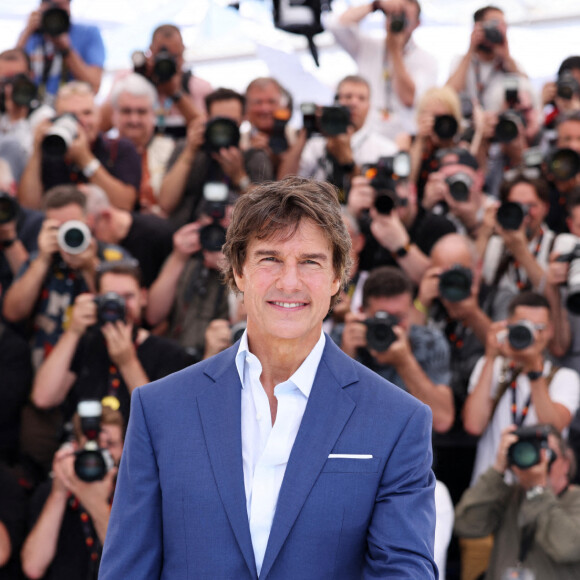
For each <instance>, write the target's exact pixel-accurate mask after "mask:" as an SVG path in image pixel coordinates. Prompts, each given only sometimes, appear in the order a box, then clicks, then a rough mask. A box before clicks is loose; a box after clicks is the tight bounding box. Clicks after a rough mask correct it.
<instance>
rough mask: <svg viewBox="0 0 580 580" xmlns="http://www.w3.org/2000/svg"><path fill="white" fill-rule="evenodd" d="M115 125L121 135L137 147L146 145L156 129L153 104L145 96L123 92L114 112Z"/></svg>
mask: <svg viewBox="0 0 580 580" xmlns="http://www.w3.org/2000/svg"><path fill="white" fill-rule="evenodd" d="M114 125H115V127H117V129H118V130H119V135H120V136H121V137H125V138H126V139H129V140H130V141H132V142H133V143H134V144H135V146H136V147H138V148H142V147H146V146H147V144H148V143H149V141H150V140H151V137H153V132H154V131H155V112H154V111H153V104H152V103H151V101H150V100H149V98H147V97H145V96H136V95H131V94H129V93H121V94H120V95H119V99H118V101H117V106H116V108H115V112H114Z"/></svg>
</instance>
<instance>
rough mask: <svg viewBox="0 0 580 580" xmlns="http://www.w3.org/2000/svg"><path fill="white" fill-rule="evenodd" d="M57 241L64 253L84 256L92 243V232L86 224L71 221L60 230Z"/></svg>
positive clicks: (65, 223)
mask: <svg viewBox="0 0 580 580" xmlns="http://www.w3.org/2000/svg"><path fill="white" fill-rule="evenodd" d="M57 240H58V245H59V247H60V249H61V250H63V251H64V252H67V253H69V254H82V252H84V251H85V250H86V249H87V248H88V247H89V245H90V243H91V231H90V230H89V228H88V226H87V224H85V223H84V222H81V221H78V220H69V221H68V222H64V224H62V226H60V228H59V229H58V234H57Z"/></svg>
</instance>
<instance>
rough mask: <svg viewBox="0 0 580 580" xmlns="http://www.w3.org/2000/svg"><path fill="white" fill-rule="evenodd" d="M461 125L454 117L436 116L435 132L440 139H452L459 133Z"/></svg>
mask: <svg viewBox="0 0 580 580" xmlns="http://www.w3.org/2000/svg"><path fill="white" fill-rule="evenodd" d="M458 129H459V123H457V119H456V118H455V117H454V116H453V115H436V116H435V123H434V125H433V131H434V132H435V135H437V137H439V139H451V138H452V137H454V136H455V134H456V133H457V130H458Z"/></svg>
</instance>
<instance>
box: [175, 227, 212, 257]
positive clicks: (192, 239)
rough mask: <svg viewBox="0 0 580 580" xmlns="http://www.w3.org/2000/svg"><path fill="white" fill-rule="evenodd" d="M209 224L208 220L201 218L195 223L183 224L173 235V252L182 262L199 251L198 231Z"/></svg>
mask: <svg viewBox="0 0 580 580" xmlns="http://www.w3.org/2000/svg"><path fill="white" fill-rule="evenodd" d="M209 223H211V220H210V219H209V218H202V219H200V220H198V221H196V222H192V223H190V224H185V225H184V226H182V227H180V228H179V229H178V230H177V231H176V232H175V233H174V234H173V252H174V253H175V254H176V256H177V257H179V258H181V259H182V260H183V261H184V262H185V261H187V259H188V258H189V256H191V255H192V254H195V253H197V252H199V251H200V250H201V243H200V241H199V230H200V229H201V228H202V227H203V226H204V225H207V224H209Z"/></svg>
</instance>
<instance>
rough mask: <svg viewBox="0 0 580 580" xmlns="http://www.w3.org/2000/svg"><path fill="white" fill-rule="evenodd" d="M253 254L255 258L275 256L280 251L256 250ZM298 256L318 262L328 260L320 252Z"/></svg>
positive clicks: (278, 254)
mask: <svg viewBox="0 0 580 580" xmlns="http://www.w3.org/2000/svg"><path fill="white" fill-rule="evenodd" d="M254 256H255V257H256V258H260V257H262V256H274V257H275V258H279V257H280V252H279V251H278V250H256V251H255V252H254ZM299 258H300V259H301V260H317V261H318V262H326V261H328V257H327V255H326V254H320V253H315V252H313V253H307V254H300V256H299Z"/></svg>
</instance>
